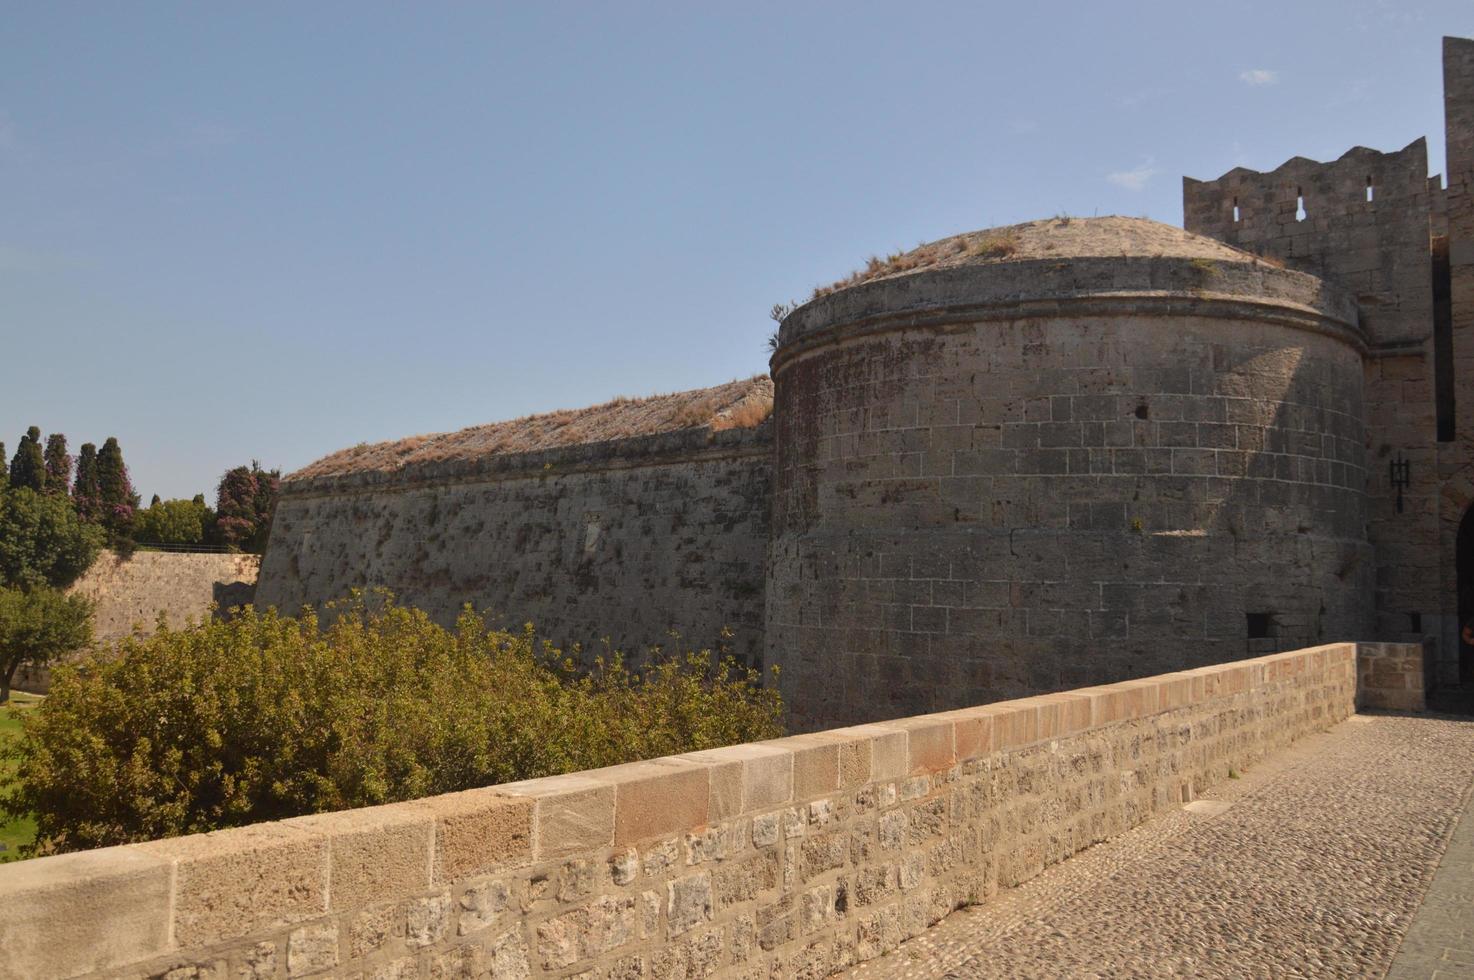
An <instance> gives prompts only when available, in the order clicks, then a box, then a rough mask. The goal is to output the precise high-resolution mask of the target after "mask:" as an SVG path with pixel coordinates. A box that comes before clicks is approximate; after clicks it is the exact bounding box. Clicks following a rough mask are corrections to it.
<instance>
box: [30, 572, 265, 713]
mask: <svg viewBox="0 0 1474 980" xmlns="http://www.w3.org/2000/svg"><path fill="white" fill-rule="evenodd" d="M260 568H261V558H260V556H259V555H238V554H228V555H227V554H202V553H178V552H166V551H135V552H134V553H133V554H131V555H129V556H127V557H126V558H125V557H123V556H122V555H120V554H118V553H117V552H115V551H104V552H103V553H102V554H100V555H98V556H97V561H95V562H93V564H92V567H91V568H89V569H88V570H87V571H86V573H85V574H83V576H82V577H81V578H79V579H78V580H77V581H76V582H75V583H73V585H72V587H71V588H69V589H68V590H67V591H68V592H69V593H71V594H72V595H80V596H83V597H85V598H87V599H90V600H92V603H93V608H92V642H93V645H94V646H104V647H111V646H112V645H113V644H115V643H117V642H118V641H119V640H121V639H123V638H124V637H126V636H130V635H132V633H133V631H134V628H135V627H136V628H138V629H139V630H140V631H141V632H142V633H143V634H144V635H150V634H152V633H153V632H154V630H155V629H156V628H157V624H158V618H159V614H161V613H162V614H163V615H164V616H165V617H167V619H168V621H169V623H170V624H171V625H172V626H175V627H181V626H183V625H184V624H185V623H187V622H189V621H190V620H192V619H193V620H201V619H208V618H209V616H210V606H211V604H212V603H213V604H215V605H218V606H219V607H220V609H222V610H224V609H229V608H230V607H231V606H243V605H245V604H247V603H249V602H251V601H252V597H253V593H254V592H255V588H256V573H257V572H258V571H259V570H260ZM86 652H87V651H85V650H83V651H79V652H77V653H75V654H71V655H68V656H66V657H63V658H62V660H63V661H67V660H73V659H76V658H77V657H80V656H82V655H83V654H84V653H86ZM15 688H16V690H18V691H30V692H31V693H32V694H45V693H47V692H48V691H50V690H51V669H50V668H49V667H22V668H21V669H20V670H19V671H18V672H17V673H16V677H15Z"/></svg>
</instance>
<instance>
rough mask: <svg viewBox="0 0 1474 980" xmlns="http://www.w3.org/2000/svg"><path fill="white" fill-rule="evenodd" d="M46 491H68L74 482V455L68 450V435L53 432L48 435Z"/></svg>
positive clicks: (45, 454)
mask: <svg viewBox="0 0 1474 980" xmlns="http://www.w3.org/2000/svg"><path fill="white" fill-rule="evenodd" d="M43 458H44V459H45V465H46V492H47V493H63V494H64V493H66V492H67V487H69V486H70V485H71V482H72V456H71V454H70V453H68V452H67V437H66V436H64V435H62V434H61V433H60V432H53V433H51V435H49V436H47V437H46V452H45V453H44V454H43Z"/></svg>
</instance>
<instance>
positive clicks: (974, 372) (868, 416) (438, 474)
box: [260, 39, 1474, 728]
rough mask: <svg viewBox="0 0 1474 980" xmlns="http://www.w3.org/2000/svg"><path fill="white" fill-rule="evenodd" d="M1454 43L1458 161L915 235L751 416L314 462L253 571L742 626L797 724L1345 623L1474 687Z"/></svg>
mask: <svg viewBox="0 0 1474 980" xmlns="http://www.w3.org/2000/svg"><path fill="white" fill-rule="evenodd" d="M1444 63H1445V89H1446V90H1445V105H1446V114H1447V122H1448V153H1449V156H1448V174H1449V177H1448V188H1447V190H1446V191H1445V190H1444V189H1443V187H1442V182H1441V181H1439V180H1438V179H1437V178H1429V177H1428V174H1427V166H1428V162H1427V158H1426V157H1427V151H1426V145H1425V143H1424V142H1423V141H1422V140H1419V141H1416V142H1414V143H1412V144H1410V145H1409V146H1407V147H1406V148H1404V149H1403V150H1400V151H1397V152H1393V153H1379V152H1376V151H1373V150H1368V149H1364V148H1360V147H1358V148H1356V149H1353V150H1351V151H1350V152H1348V153H1347V154H1345V155H1344V156H1343V157H1342V158H1341V159H1339V160H1336V161H1333V162H1331V163H1324V164H1323V163H1317V162H1315V161H1312V160H1306V159H1304V158H1299V157H1296V158H1293V159H1291V160H1289V161H1288V162H1287V163H1286V164H1284V165H1283V166H1281V167H1279V168H1277V169H1276V170H1273V171H1270V172H1268V173H1257V172H1253V171H1248V170H1244V169H1242V168H1239V169H1235V170H1232V171H1230V172H1228V173H1227V174H1225V175H1223V176H1222V177H1220V178H1219V179H1217V180H1212V181H1198V180H1193V179H1186V180H1185V181H1184V214H1185V222H1184V223H1185V225H1186V233H1184V232H1183V231H1182V230H1179V229H1172V228H1168V227H1167V226H1163V225H1158V224H1156V223H1153V222H1146V221H1141V220H1135V219H1120V218H1105V219H1076V220H1074V221H1069V220H1054V221H1044V222H1032V223H1028V224H1025V225H1020V226H1016V227H1014V228H1011V229H994V230H991V231H988V232H980V233H972V234H969V235H961V236H956V237H954V238H952V239H946V240H943V241H941V242H936V243H932V244H930V245H926V246H922V247H921V248H919V249H917V250H915V251H914V252H911V253H907V254H906V255H903V256H898V257H892V259H891V260H888V261H887V262H886V263H877V266H878V268H872V269H869V270H867V271H866V272H864V273H860V274H857V275H856V276H854V277H852V278H851V279H849V280H846V281H845V282H843V283H839V284H836V285H835V287H832V288H831V289H829V290H820V291H819V294H818V295H817V296H816V299H815V300H813V301H811V302H809V303H807V304H804V305H803V306H801V307H799V308H798V309H797V310H795V311H793V312H792V313H791V314H790V315H789V316H788V317H787V318H786V319H785V320H784V322H783V324H782V326H781V329H780V335H779V345H778V347H777V350H776V351H775V354H774V356H773V359H772V371H773V375H774V384H775V389H774V393H773V398H774V402H773V417H772V420H771V421H770V422H766V423H764V424H763V425H761V426H758V427H757V428H754V429H747V428H737V429H728V430H725V431H717V429H715V428H713V427H712V426H709V425H707V424H706V423H705V422H703V421H702V420H701V419H700V418H685V417H684V416H682V415H681V414H680V413H676V414H674V415H670V416H668V417H662V418H660V419H653V417H652V416H650V414H649V413H648V412H646V414H645V416H643V417H642V418H643V422H642V423H641V425H640V426H633V427H630V428H628V429H620V430H619V431H617V432H613V434H611V431H612V430H600V432H599V435H598V437H597V438H593V437H588V436H584V437H582V438H573V437H570V436H568V434H567V433H564V434H563V435H562V436H557V437H549V438H551V440H552V441H551V442H549V441H547V440H546V439H545V440H544V441H542V442H539V441H537V440H532V442H530V443H526V444H524V443H518V442H515V441H513V442H511V443H507V442H502V441H498V439H499V438H500V437H497V438H490V437H487V438H483V437H482V435H478V433H481V432H482V430H479V429H478V430H466V433H461V434H452V435H450V436H445V437H431V438H430V439H429V441H428V442H426V441H424V440H409V441H407V443H406V445H404V446H402V447H399V448H395V447H393V446H389V447H387V448H386V447H367V448H366V449H364V450H363V451H361V452H359V451H356V450H355V451H345V453H344V454H337V455H336V456H335V457H329V460H327V461H324V463H326V464H332V461H333V460H334V459H337V458H338V457H344V458H343V459H339V461H338V464H332V465H326V466H324V464H321V463H320V464H315V465H314V467H312V468H309V470H307V471H304V473H303V474H297V475H295V476H294V477H293V478H290V479H288V480H287V481H286V482H285V484H284V490H283V498H282V505H281V509H280V510H279V512H278V520H277V524H276V526H275V528H274V530H273V534H272V541H271V544H270V547H269V548H268V553H267V555H266V558H265V565H264V568H263V576H262V586H261V593H260V598H261V601H262V603H264V604H273V605H277V606H279V607H283V608H288V609H291V608H295V607H297V606H298V605H300V604H302V603H313V604H318V603H321V602H324V601H327V600H329V599H333V598H336V597H338V596H340V595H341V594H342V593H343V592H344V591H345V590H346V589H348V588H350V587H354V586H374V585H383V586H387V587H389V588H390V589H392V590H394V591H396V592H398V593H399V594H401V595H402V596H403V597H404V598H405V599H406V600H407V601H410V602H413V603H415V604H417V605H421V606H424V607H426V608H428V609H430V610H431V611H432V612H433V613H434V614H435V615H436V616H437V617H438V618H440V619H441V620H442V621H446V622H448V621H449V620H450V619H451V618H453V616H454V614H455V612H456V610H457V609H459V608H460V606H461V605H462V604H463V603H466V602H471V603H474V604H475V605H477V606H478V607H482V608H484V609H487V610H488V611H490V612H492V613H494V614H497V615H500V616H504V617H505V621H506V622H507V623H508V624H509V625H514V626H515V625H518V624H520V623H522V622H523V621H527V620H531V621H533V622H534V623H536V624H537V625H538V626H539V628H540V629H541V630H542V631H543V632H544V634H545V635H546V636H547V637H549V638H550V639H552V640H554V641H555V642H558V643H560V644H568V643H574V642H576V643H580V644H582V645H584V646H585V647H589V646H594V647H596V648H597V647H598V645H599V643H600V640H601V638H603V637H608V638H609V639H610V641H611V642H612V643H613V645H615V646H617V647H621V648H623V649H626V650H631V651H637V650H640V649H642V648H644V647H646V646H648V645H650V644H654V643H662V642H665V641H666V640H667V633H668V632H669V631H670V630H677V631H679V632H680V633H682V634H683V635H684V638H685V644H686V645H689V646H698V647H699V646H711V645H714V644H715V643H717V642H718V639H719V637H720V636H721V634H722V632H723V628H724V627H726V628H730V629H731V630H732V631H734V632H735V636H734V638H733V640H732V647H733V649H735V650H736V651H737V652H739V653H741V654H742V655H743V656H745V657H747V658H749V659H750V660H752V661H754V662H756V661H759V660H761V661H762V662H764V663H765V664H768V665H777V666H781V667H782V668H783V672H782V673H783V677H784V680H783V684H784V694H785V699H786V700H787V702H788V704H789V706H790V708H791V709H792V711H793V721H794V724H795V725H796V726H797V727H799V728H814V727H820V726H826V725H834V724H840V723H853V722H860V721H868V720H873V719H876V718H882V717H888V716H895V715H899V714H907V713H915V712H918V711H924V710H937V709H940V708H946V707H951V706H956V705H962V704H969V703H976V702H980V701H986V700H990V699H996V698H999V697H1007V696H1016V695H1022V694H1030V693H1037V692H1040V691H1048V690H1058V689H1061V688H1066V687H1070V686H1074V685H1079V684H1084V683H1100V682H1104V681H1114V680H1120V679H1124V678H1128V677H1133V676H1142V675H1145V674H1149V673H1153V672H1160V671H1163V670H1168V669H1173V668H1177V667H1182V666H1189V665H1192V664H1198V663H1207V662H1216V661H1220V660H1225V659H1228V658H1230V657H1232V656H1235V655H1239V656H1242V655H1254V654H1263V653H1267V652H1271V651H1273V650H1283V649H1289V648H1294V647H1299V646H1304V645H1307V644H1314V643H1325V642H1333V641H1343V640H1363V639H1378V640H1390V641H1407V642H1419V643H1425V644H1427V645H1428V646H1429V647H1430V651H1431V653H1430V657H1429V658H1428V664H1429V669H1430V671H1431V672H1432V675H1433V676H1432V679H1433V680H1434V681H1435V682H1437V683H1438V684H1442V685H1451V684H1456V683H1458V682H1459V681H1460V679H1461V678H1462V680H1463V681H1464V683H1474V659H1471V654H1474V650H1471V649H1469V648H1466V647H1464V646H1463V645H1462V644H1461V643H1460V642H1459V639H1458V635H1457V631H1458V626H1459V624H1460V623H1461V622H1463V621H1464V620H1466V619H1468V618H1469V617H1474V521H1466V520H1465V517H1466V515H1467V513H1468V511H1469V505H1470V502H1471V501H1474V438H1471V436H1474V393H1470V391H1469V385H1468V379H1469V378H1471V377H1474V373H1471V371H1469V370H1465V369H1466V368H1469V367H1470V366H1471V365H1474V193H1471V188H1474V136H1471V134H1470V130H1471V127H1474V41H1465V40H1459V39H1447V40H1446V42H1445V47H1444ZM736 390H738V389H732V388H731V386H725V387H724V388H722V389H712V394H710V395H708V394H706V393H702V392H692V393H685V394H684V395H682V396H672V397H676V399H677V401H679V400H681V399H686V400H687V401H690V400H692V399H696V400H702V399H708V398H717V400H718V401H721V400H722V399H727V398H730V397H732V396H733V392H734V391H736ZM635 408H636V409H638V412H644V411H645V409H642V408H639V406H638V405H636V406H635ZM589 411H591V412H595V413H596V414H598V413H601V412H602V413H604V415H607V416H610V417H615V416H618V415H619V413H620V412H621V411H624V409H621V408H620V407H619V406H617V405H615V406H600V407H597V408H596V409H590V410H589ZM638 412H637V413H636V414H638ZM565 414H566V413H565ZM539 418H541V417H539ZM559 418H561V416H560V417H559ZM542 424H543V423H541V422H539V421H538V419H536V418H535V419H532V420H523V421H522V422H520V423H503V424H501V426H493V427H488V428H487V430H486V431H488V432H490V431H492V430H495V431H497V432H500V431H502V430H503V429H505V428H506V427H508V426H511V427H512V428H516V426H518V425H522V426H524V427H526V426H528V425H531V426H532V427H533V428H537V427H538V426H540V425H542ZM559 424H562V423H561V422H560V423H559ZM642 426H643V427H642ZM437 440H440V441H441V442H442V443H444V445H445V447H448V448H447V450H446V451H447V452H448V453H449V456H448V457H447V460H440V459H438V457H435V455H434V454H433V453H431V454H430V455H429V456H424V452H425V451H426V450H425V447H427V446H428V447H431V448H433V447H434V446H435V445H437V444H438V443H437ZM417 454H420V455H417ZM422 457H423V458H422ZM1394 462H1405V463H1406V464H1407V474H1408V478H1409V479H1408V485H1407V486H1406V487H1404V488H1403V490H1402V492H1401V494H1400V495H1399V493H1398V492H1397V490H1396V488H1395V487H1394V486H1393V483H1392V479H1391V477H1392V475H1393V471H1392V470H1391V468H1390V466H1391V464H1392V463H1394ZM335 466H337V468H335ZM345 467H346V468H345ZM1399 497H1400V499H1401V504H1400V506H1399V503H1398V501H1399ZM1461 532H1462V533H1463V535H1464V537H1465V546H1464V548H1463V549H1462V551H1463V553H1464V555H1465V558H1464V561H1465V564H1466V565H1467V567H1466V568H1463V569H1460V567H1459V562H1460V559H1459V553H1460V551H1461V549H1460V547H1459V540H1460V535H1461ZM1184 658H1187V659H1184Z"/></svg>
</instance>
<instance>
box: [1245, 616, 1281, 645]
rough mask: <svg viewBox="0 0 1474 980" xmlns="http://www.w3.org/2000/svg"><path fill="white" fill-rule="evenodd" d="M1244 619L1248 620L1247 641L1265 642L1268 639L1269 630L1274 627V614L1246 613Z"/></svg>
mask: <svg viewBox="0 0 1474 980" xmlns="http://www.w3.org/2000/svg"><path fill="white" fill-rule="evenodd" d="M1245 617H1246V618H1247V619H1248V626H1249V639H1251V640H1267V639H1269V638H1270V636H1271V633H1270V630H1271V628H1272V627H1273V626H1274V613H1267V612H1257V613H1246V614H1245Z"/></svg>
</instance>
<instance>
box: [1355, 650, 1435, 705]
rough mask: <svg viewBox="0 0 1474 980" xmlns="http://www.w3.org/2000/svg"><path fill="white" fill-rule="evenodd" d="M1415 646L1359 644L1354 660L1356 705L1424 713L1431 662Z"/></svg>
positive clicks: (1425, 654)
mask: <svg viewBox="0 0 1474 980" xmlns="http://www.w3.org/2000/svg"><path fill="white" fill-rule="evenodd" d="M1427 653H1428V651H1427V650H1426V648H1425V647H1424V646H1423V645H1421V644H1416V643H1361V644H1358V646H1357V657H1356V669H1357V680H1356V706H1357V707H1358V708H1373V709H1378V710H1385V711H1425V710H1427V707H1428V704H1427V700H1426V694H1427V686H1428V685H1427V681H1428V679H1429V678H1428V675H1429V674H1430V673H1431V672H1432V671H1431V668H1432V667H1433V663H1432V662H1431V658H1429V657H1428V656H1427Z"/></svg>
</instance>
